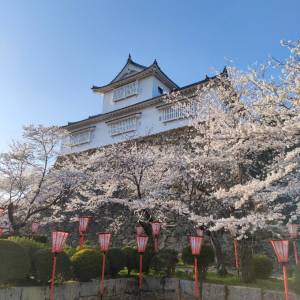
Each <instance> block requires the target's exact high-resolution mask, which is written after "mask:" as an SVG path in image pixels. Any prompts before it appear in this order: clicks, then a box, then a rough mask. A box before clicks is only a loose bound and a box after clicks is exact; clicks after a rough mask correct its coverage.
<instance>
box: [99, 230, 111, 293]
mask: <svg viewBox="0 0 300 300" xmlns="http://www.w3.org/2000/svg"><path fill="white" fill-rule="evenodd" d="M111 236H112V234H111V233H109V232H100V233H98V242H99V246H100V251H101V252H103V257H102V270H101V288H100V295H101V298H102V296H103V294H104V275H105V264H106V253H107V251H108V248H109V245H110V241H111Z"/></svg>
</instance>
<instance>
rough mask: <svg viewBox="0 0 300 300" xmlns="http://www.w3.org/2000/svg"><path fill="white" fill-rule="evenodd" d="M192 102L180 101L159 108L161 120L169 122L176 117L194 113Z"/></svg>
mask: <svg viewBox="0 0 300 300" xmlns="http://www.w3.org/2000/svg"><path fill="white" fill-rule="evenodd" d="M195 108H196V107H195V105H193V103H182V104H178V105H168V106H164V107H161V108H159V112H160V116H159V120H160V121H161V122H170V121H174V120H178V119H183V118H188V117H189V116H191V115H192V114H194V113H195Z"/></svg>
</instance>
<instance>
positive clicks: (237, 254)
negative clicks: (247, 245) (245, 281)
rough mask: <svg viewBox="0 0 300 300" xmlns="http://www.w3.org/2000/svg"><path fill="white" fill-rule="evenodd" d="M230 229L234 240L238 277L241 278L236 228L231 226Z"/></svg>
mask: <svg viewBox="0 0 300 300" xmlns="http://www.w3.org/2000/svg"><path fill="white" fill-rule="evenodd" d="M228 229H229V232H230V235H231V237H232V239H233V249H234V258H235V268H236V271H237V275H238V277H240V258H239V243H238V240H237V238H236V228H235V227H234V226H230V227H229V228H228Z"/></svg>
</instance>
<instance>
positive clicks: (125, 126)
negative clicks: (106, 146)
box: [109, 116, 138, 136]
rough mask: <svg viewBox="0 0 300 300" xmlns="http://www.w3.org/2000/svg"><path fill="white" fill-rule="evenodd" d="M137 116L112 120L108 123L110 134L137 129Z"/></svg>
mask: <svg viewBox="0 0 300 300" xmlns="http://www.w3.org/2000/svg"><path fill="white" fill-rule="evenodd" d="M137 124H138V116H132V117H129V118H126V119H121V120H118V121H114V122H112V123H110V124H109V127H110V134H111V135H112V136H114V135H118V134H122V133H127V132H131V131H135V130H136V129H137Z"/></svg>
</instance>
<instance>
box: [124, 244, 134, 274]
mask: <svg viewBox="0 0 300 300" xmlns="http://www.w3.org/2000/svg"><path fill="white" fill-rule="evenodd" d="M122 251H123V252H124V254H125V267H127V271H128V275H130V272H131V271H132V270H133V269H135V267H136V265H137V264H138V254H137V251H136V249H135V248H134V247H130V246H126V247H124V248H123V249H122Z"/></svg>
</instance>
